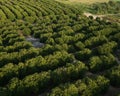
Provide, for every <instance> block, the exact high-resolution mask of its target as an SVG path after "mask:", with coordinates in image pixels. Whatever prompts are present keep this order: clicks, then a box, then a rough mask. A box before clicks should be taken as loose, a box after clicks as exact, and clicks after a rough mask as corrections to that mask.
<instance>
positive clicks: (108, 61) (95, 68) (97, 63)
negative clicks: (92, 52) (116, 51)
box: [89, 54, 118, 72]
mask: <svg viewBox="0 0 120 96" xmlns="http://www.w3.org/2000/svg"><path fill="white" fill-rule="evenodd" d="M115 65H118V64H117V62H116V58H115V57H114V56H113V55H112V54H108V55H100V56H93V57H91V58H90V60H89V68H90V70H91V71H92V72H100V71H104V70H106V69H109V68H111V67H113V66H115Z"/></svg>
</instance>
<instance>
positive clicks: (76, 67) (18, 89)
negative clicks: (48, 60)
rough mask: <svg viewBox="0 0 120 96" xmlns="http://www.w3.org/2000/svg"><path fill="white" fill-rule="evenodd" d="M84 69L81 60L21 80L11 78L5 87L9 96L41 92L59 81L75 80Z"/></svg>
mask: <svg viewBox="0 0 120 96" xmlns="http://www.w3.org/2000/svg"><path fill="white" fill-rule="evenodd" d="M86 71H87V68H86V66H85V64H84V63H82V62H76V63H74V64H70V63H68V64H67V65H66V66H65V67H61V68H58V69H55V70H53V71H50V70H48V71H46V72H44V71H43V72H41V73H34V74H32V75H28V76H26V77H25V78H23V79H21V80H20V79H19V78H13V79H11V80H10V81H9V83H8V84H7V85H6V87H7V91H8V94H9V95H10V96H16V95H17V96H21V95H22V96H26V95H31V94H36V93H39V92H42V91H43V90H44V88H47V87H48V86H55V85H58V84H60V83H64V82H68V81H72V80H76V79H77V78H83V76H84V74H85V73H86ZM58 77H59V78H58ZM26 91H27V93H26Z"/></svg>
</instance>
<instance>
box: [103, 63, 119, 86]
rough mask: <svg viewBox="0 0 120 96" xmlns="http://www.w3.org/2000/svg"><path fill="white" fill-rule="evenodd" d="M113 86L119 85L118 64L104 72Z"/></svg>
mask: <svg viewBox="0 0 120 96" xmlns="http://www.w3.org/2000/svg"><path fill="white" fill-rule="evenodd" d="M105 76H106V77H107V78H109V80H110V83H111V84H112V85H113V86H117V87H120V65H119V66H115V67H113V68H111V69H110V70H108V71H107V72H106V74H105Z"/></svg>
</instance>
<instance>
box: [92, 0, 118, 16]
mask: <svg viewBox="0 0 120 96" xmlns="http://www.w3.org/2000/svg"><path fill="white" fill-rule="evenodd" d="M91 8H92V13H96V14H99V13H100V14H116V13H120V1H109V2H108V3H100V4H93V5H92V7H91Z"/></svg>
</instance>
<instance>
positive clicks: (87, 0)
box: [57, 0, 109, 4]
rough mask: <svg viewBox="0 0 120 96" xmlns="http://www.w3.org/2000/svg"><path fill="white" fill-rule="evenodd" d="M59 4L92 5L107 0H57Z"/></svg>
mask: <svg viewBox="0 0 120 96" xmlns="http://www.w3.org/2000/svg"><path fill="white" fill-rule="evenodd" d="M57 1H60V2H64V3H68V4H70V3H72V4H75V3H84V4H92V3H101V2H108V1H109V0H57Z"/></svg>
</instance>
